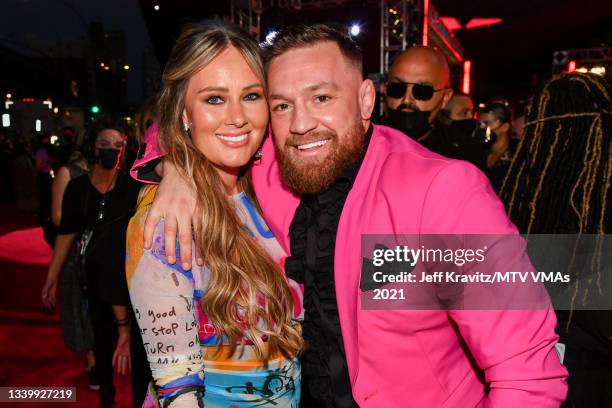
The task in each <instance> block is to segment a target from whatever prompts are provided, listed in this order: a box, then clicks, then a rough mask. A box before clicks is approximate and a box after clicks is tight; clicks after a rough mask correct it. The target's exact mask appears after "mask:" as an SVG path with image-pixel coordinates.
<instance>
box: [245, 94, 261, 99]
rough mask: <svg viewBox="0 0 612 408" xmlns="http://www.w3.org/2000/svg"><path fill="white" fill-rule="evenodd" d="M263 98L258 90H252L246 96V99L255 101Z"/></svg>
mask: <svg viewBox="0 0 612 408" xmlns="http://www.w3.org/2000/svg"><path fill="white" fill-rule="evenodd" d="M259 98H261V94H260V93H258V92H251V93H250V94H248V95H246V96H245V97H244V100H245V101H255V100H257V99H259Z"/></svg>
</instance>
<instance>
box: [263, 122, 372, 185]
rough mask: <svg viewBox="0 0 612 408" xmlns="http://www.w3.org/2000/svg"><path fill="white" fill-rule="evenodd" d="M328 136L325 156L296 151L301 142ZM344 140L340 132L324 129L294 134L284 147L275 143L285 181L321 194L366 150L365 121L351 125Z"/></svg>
mask: <svg viewBox="0 0 612 408" xmlns="http://www.w3.org/2000/svg"><path fill="white" fill-rule="evenodd" d="M324 139H330V140H329V142H327V144H328V145H329V149H330V150H329V153H328V154H327V156H325V158H323V160H318V159H313V158H311V157H300V156H297V155H295V153H294V152H292V150H295V147H294V146H297V145H298V144H305V143H310V142H312V141H316V140H324ZM343 140H344V142H343V144H342V145H341V144H340V142H339V139H338V134H337V133H336V132H332V131H323V132H310V133H307V134H305V135H290V136H289V137H288V138H287V140H286V141H285V145H284V146H282V147H279V146H277V145H276V144H274V148H275V150H276V158H277V159H278V162H279V164H280V171H281V177H282V179H283V182H284V183H285V184H286V185H287V186H289V187H290V188H291V189H293V190H294V191H296V192H298V193H300V194H318V193H321V192H323V191H325V190H326V189H328V188H329V187H330V186H331V185H332V184H333V183H334V182H335V181H336V180H337V179H338V178H339V177H340V176H341V175H342V174H343V173H345V172H346V171H347V170H348V169H350V168H351V167H352V166H353V165H354V164H355V163H356V162H357V160H359V158H360V157H361V156H362V154H363V149H364V140H365V129H364V128H363V125H362V124H361V122H357V123H356V124H355V125H354V126H353V127H352V128H350V129H349V130H348V131H347V134H346V135H345V137H344V138H343Z"/></svg>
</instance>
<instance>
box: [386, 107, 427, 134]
mask: <svg viewBox="0 0 612 408" xmlns="http://www.w3.org/2000/svg"><path fill="white" fill-rule="evenodd" d="M430 115H431V111H413V112H404V111H401V110H397V109H389V111H388V113H387V125H389V126H391V127H392V128H394V129H397V130H399V131H401V132H403V133H405V134H407V135H408V136H410V137H411V138H413V139H415V140H416V139H419V138H420V137H422V136H424V135H425V134H426V133H427V132H429V131H430V130H431V125H430V124H429V116H430Z"/></svg>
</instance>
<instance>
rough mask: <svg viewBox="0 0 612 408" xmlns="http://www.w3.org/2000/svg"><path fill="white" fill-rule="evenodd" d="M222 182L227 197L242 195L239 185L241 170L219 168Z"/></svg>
mask: <svg viewBox="0 0 612 408" xmlns="http://www.w3.org/2000/svg"><path fill="white" fill-rule="evenodd" d="M217 171H218V172H219V177H221V182H222V183H223V185H224V186H225V191H226V193H227V195H235V194H238V193H240V186H239V184H238V174H239V173H240V169H227V168H223V169H221V168H217Z"/></svg>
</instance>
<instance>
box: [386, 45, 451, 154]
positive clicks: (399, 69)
mask: <svg viewBox="0 0 612 408" xmlns="http://www.w3.org/2000/svg"><path fill="white" fill-rule="evenodd" d="M383 93H384V94H385V101H386V107H387V110H386V113H385V117H384V119H383V122H384V123H385V124H387V125H389V126H391V127H393V128H395V129H397V130H400V131H402V132H403V133H405V134H406V135H408V136H410V137H411V138H413V139H415V140H417V141H419V142H421V143H423V142H424V141H425V140H426V139H427V138H428V137H429V136H430V135H431V130H432V127H433V126H434V125H433V124H434V121H435V119H436V117H437V115H438V113H439V112H440V110H441V109H443V108H444V107H445V106H446V104H447V103H448V101H449V100H450V98H451V97H452V96H453V90H452V89H451V88H450V69H449V67H448V63H447V62H446V58H445V57H444V55H442V54H441V53H440V52H439V51H436V50H434V49H433V48H428V47H413V48H409V49H407V50H406V51H404V52H402V53H401V54H399V55H398V56H397V57H396V58H395V60H394V61H393V64H392V65H391V69H390V70H389V78H388V81H387V82H386V84H385V86H384V87H383Z"/></svg>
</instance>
